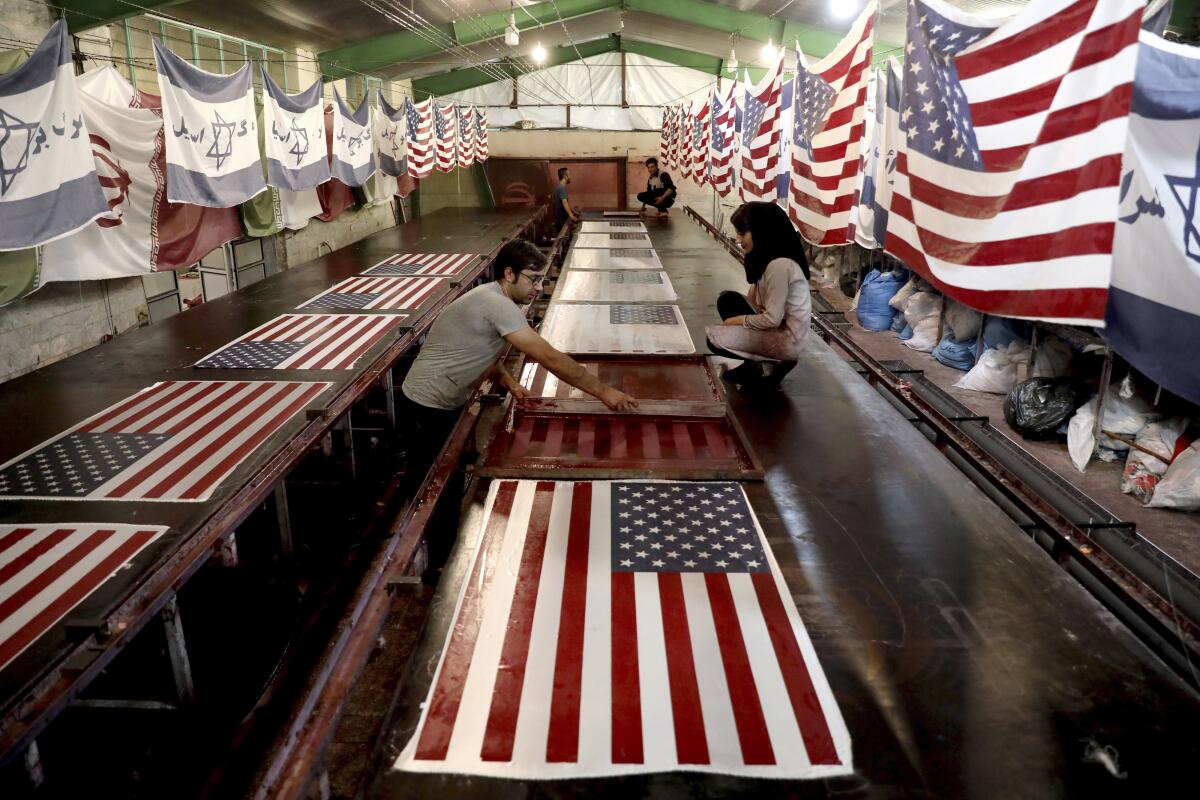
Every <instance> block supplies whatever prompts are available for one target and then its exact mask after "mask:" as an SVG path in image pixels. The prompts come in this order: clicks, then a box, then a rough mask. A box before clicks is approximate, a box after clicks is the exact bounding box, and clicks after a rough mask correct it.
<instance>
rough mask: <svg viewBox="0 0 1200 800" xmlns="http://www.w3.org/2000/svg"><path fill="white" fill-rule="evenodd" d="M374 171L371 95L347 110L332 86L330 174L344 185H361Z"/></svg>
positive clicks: (347, 107)
mask: <svg viewBox="0 0 1200 800" xmlns="http://www.w3.org/2000/svg"><path fill="white" fill-rule="evenodd" d="M374 174H375V142H374V138H373V137H372V135H371V95H370V94H369V93H368V94H367V95H366V96H365V97H363V100H362V102H361V103H359V104H358V109H357V110H355V111H351V110H350V106H348V105H346V101H345V100H343V99H342V96H341V94H339V93H338V90H337V87H336V86H335V87H334V89H333V177H335V178H337V179H338V180H339V181H341V182H342V183H344V184H346V185H347V186H362V185H363V184H364V183H366V182H367V178H369V177H371V176H372V175H374Z"/></svg>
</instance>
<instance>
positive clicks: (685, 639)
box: [395, 481, 852, 780]
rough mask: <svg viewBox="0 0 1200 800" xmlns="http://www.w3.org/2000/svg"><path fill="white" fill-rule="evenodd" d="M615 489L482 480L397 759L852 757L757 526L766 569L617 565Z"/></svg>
mask: <svg viewBox="0 0 1200 800" xmlns="http://www.w3.org/2000/svg"><path fill="white" fill-rule="evenodd" d="M611 487H612V484H611V483H608V482H594V483H584V482H578V483H568V482H561V483H555V482H549V481H543V482H535V481H497V482H495V483H493V485H492V487H491V492H490V494H489V498H488V504H487V509H488V511H487V514H486V516H485V521H484V524H483V530H482V531H481V535H480V538H479V544H478V549H477V551H476V554H475V559H474V562H473V564H472V566H471V571H470V573H469V574H468V575H467V576H466V578H465V580H464V581H463V590H462V593H461V594H460V596H459V600H458V607H457V610H456V614H455V619H454V623H453V624H452V625H451V626H450V634H449V638H448V641H447V643H446V646H445V649H444V651H443V653H442V658H441V661H440V663H439V665H438V669H437V673H436V674H435V676H434V679H433V685H432V687H431V690H430V694H429V697H428V700H427V702H426V703H425V704H424V707H423V710H422V714H421V719H420V722H419V724H418V726H417V730H416V733H415V734H414V736H413V738H412V740H411V741H410V742H409V743H408V745H407V746H406V747H405V749H404V752H403V753H402V754H401V755H400V757H399V759H398V760H397V762H396V765H395V766H396V768H397V769H402V770H410V771H420V772H452V773H462V774H478V775H502V776H504V777H507V778H515V779H524V780H540V779H546V778H586V777H601V776H611V775H622V774H636V773H654V772H668V771H676V770H686V771H693V772H711V773H719V774H727V775H738V776H751V777H772V778H815V777H821V776H831V775H840V774H846V773H849V772H851V771H852V767H851V760H850V759H851V753H850V737H849V733H848V732H847V730H846V728H845V724H844V723H843V721H842V719H841V714H840V711H839V710H838V707H837V703H836V701H835V700H834V697H833V694H832V692H831V691H830V689H829V686H828V684H827V682H826V680H825V677H824V674H823V672H822V670H821V666H820V664H819V662H818V661H817V658H816V653H815V651H814V650H813V647H812V644H811V642H810V641H809V639H808V635H807V633H806V632H805V630H804V626H803V624H802V623H801V621H800V617H799V614H798V613H797V611H796V607H795V604H794V603H793V601H792V599H791V594H790V592H789V591H788V589H787V586H786V584H785V583H784V581H783V576H782V575H781V573H780V571H779V568H778V566H777V565H776V564H775V563H774V560H773V558H771V556H770V555H769V554H770V549H769V548H767V547H766V542H765V540H764V541H763V546H764V550H765V552H767V553H768V558H769V559H770V560H771V571H770V572H761V573H754V574H751V573H741V574H729V575H725V574H709V575H705V574H702V573H685V574H680V573H664V574H653V573H633V572H625V573H614V572H613V570H612V532H611V523H612V520H611V512H610V507H611V499H610V497H611V491H612V489H611ZM755 527H756V529H757V527H758V526H757V522H755ZM758 535H759V536H760V537H761V536H762V531H761V529H758Z"/></svg>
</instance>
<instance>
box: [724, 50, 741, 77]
mask: <svg viewBox="0 0 1200 800" xmlns="http://www.w3.org/2000/svg"><path fill="white" fill-rule="evenodd" d="M725 68H726V69H728V70H729V71H730V72H737V68H738V61H737V48H736V47H731V48H729V60H728V61H726V62H725Z"/></svg>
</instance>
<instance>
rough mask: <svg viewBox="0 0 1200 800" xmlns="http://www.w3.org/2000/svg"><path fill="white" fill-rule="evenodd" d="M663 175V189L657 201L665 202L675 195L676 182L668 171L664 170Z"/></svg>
mask: <svg viewBox="0 0 1200 800" xmlns="http://www.w3.org/2000/svg"><path fill="white" fill-rule="evenodd" d="M661 175H662V186H663V191H662V192H661V193H660V194H659V195H658V200H657V201H656V202H663V201H665V200H669V199H671V198H672V197H674V196H675V182H674V181H672V180H671V176H670V175H668V174H667V173H665V172H663V173H661Z"/></svg>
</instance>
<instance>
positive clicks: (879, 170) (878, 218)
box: [854, 58, 904, 249]
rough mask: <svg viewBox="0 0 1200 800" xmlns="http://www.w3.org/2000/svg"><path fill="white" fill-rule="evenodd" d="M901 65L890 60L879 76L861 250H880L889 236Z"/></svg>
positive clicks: (862, 195) (858, 236) (859, 230)
mask: <svg viewBox="0 0 1200 800" xmlns="http://www.w3.org/2000/svg"><path fill="white" fill-rule="evenodd" d="M900 69H901V68H900V62H898V61H897V60H896V59H895V58H889V59H888V62H887V67H886V68H885V69H883V70H881V71H880V72H879V73H878V74H877V75H876V83H875V86H876V90H875V119H874V121H873V123H868V124H873V126H874V133H873V134H872V137H871V140H870V142H869V146H870V148H871V149H870V151H869V153H868V157H867V158H866V159H864V164H863V175H862V178H861V183H862V190H861V191H860V192H859V197H858V218H857V221H856V222H855V225H854V239H855V241H856V242H857V243H858V244H859V245H860V246H862V247H866V248H870V249H879V248H882V247H883V246H884V240H885V237H886V235H887V219H888V209H889V208H891V203H892V185H893V184H894V182H895V173H896V153H897V151H898V150H899V149H901V148H903V146H904V145H903V138H902V137H903V133H902V132H901V130H900V92H901V83H902V80H903V79H902V78H901V72H900Z"/></svg>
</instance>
